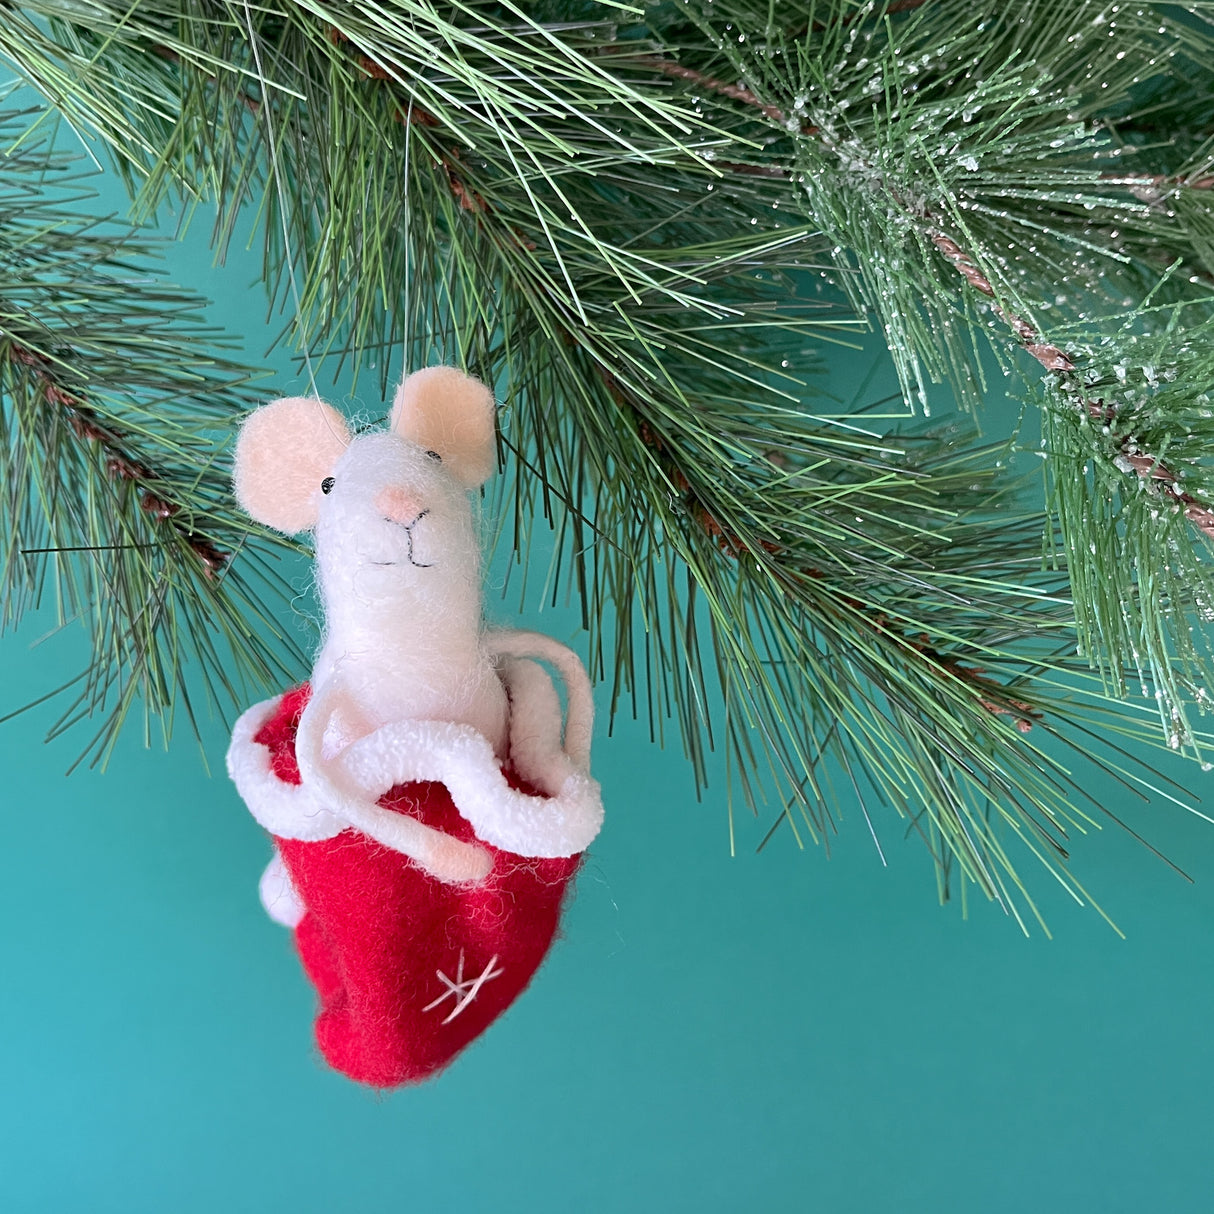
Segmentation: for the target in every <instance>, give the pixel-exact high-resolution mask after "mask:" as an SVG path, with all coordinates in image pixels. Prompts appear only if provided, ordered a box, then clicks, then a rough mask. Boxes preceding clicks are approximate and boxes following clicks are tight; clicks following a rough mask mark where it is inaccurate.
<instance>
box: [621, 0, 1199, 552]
mask: <svg viewBox="0 0 1214 1214" xmlns="http://www.w3.org/2000/svg"><path fill="white" fill-rule="evenodd" d="M918 2H919V3H922V2H923V0H918ZM916 7H918V3H916V2H915V0H908V3H906V4H905V5H899V6H898V11H901V9H903V8H916ZM887 11H891V12H892V11H895V10H894V6H892V5H891V6H890V8H889V9H888V10H887ZM641 61H642V62H646V63H650V64H652V65H653V66H656V67H658V68H659V70H661V71H662V72H663V74H665V75H667V76H671V77H675V78H678V79H682V80H689V81H692V82H694V83H695V84H696V85H698V86H699V87H700V88H703V89H706V90H708V91H711V92H716V93H719V94H721V95H722V96H725V97H729V98H731V99H732V100H735V101H741V102H742V103H743V104H746V105H750V106H752V107H754V108H757V109H758V110H759V111H760V112H761V113H763V114H765V115H766V116H767V117H768V118H771V119H772V120H773V121H775V122H779V123H780V124H781V125H783V124H784V111H783V110H781V109H780V108H779V107H778V106H775V105H768V104H766V103H764V102H763V101H762V99H761V98H759V97H758V96H756V95H755V94H754V93H752V92H751V91H750V90H749V89H744V88H739V87H738V86H737V85H731V84H728V83H725V82H723V81H720V80H717V79H715V78H714V77H711V76H706V75H704V74H703V73H702V72H697V71H695V70H694V69H692V68H685V67H682V65H680V64H676V63H674V62H673V61H672V60H666V59H661V58H658V57H656V56H645V57H643V58H642V60H641ZM802 131H803V133H804V134H818V133H819V128H817V127H804V128H802ZM716 163H717V164H718V166H719V167H720V168H723V169H738V170H742V171H744V172H746V173H749V174H757V175H763V176H774V175H775V174H776V173H778V174H779V175H781V176H787V175H788V174H787V171H786V170H785V169H783V168H779V167H778V166H772V167H773V169H774V170H775V172H769V171H767V170H766V169H765V168H764V167H763V166H757V165H733V164H730V163H728V162H716ZM1106 180H1109V181H1116V182H1118V183H1121V184H1131V183H1134V184H1136V185H1137V186H1139V187H1140V188H1141V189H1144V190H1145V189H1151V190H1155V191H1156V192H1157V196H1158V197H1162V196H1163V195H1162V192H1161V187H1163V186H1165V185H1168V186H1173V187H1178V186H1184V187H1185V188H1190V189H1198V190H1205V189H1214V177H1199V178H1195V179H1186V178H1177V177H1167V176H1164V175H1156V176H1142V177H1136V176H1134V175H1130V176H1122V175H1117V176H1113V175H1111V174H1110V175H1108V176H1107V178H1106ZM918 218H922V219H924V220H926V221H927V222H928V223H929V224H931V222H932V219H933V216H932V214H931V212H930V211H924V212H922V213H921V215H920V216H918ZM925 235H926V236H927V238H928V239H929V240H930V241H931V242H932V244H933V245H935V247H936V249H937V250H938V251H939V252H940V254H941V255H942V256H943V257H944V259H945V260H946V261H947V262H948V263H949V264H950V265H951V266H952V267H953V269H954V270H956V271H957V273H958V274H960V275H961V277H962V278H964V279H965V281H966V282H967V283H969V285H970V286H971V287H973V288H974V290H976V291H978V292H979V294H981V295H985V296H986V297H987V298H988V299H992V300H993V299H994V298H995V288H994V286H993V285H992V283H991V280H990V279H989V278H988V277H987V276H986V274H985V273H984V272H983V271H982V269H981V268H980V267H979V265H978V263H977V262H976V261H975V260H974V258H973V256H972V255H971V254H970V253H968V252H967V251H966V250H965V249H963V248H962V247H961V246H960V245H959V244H958V243H957V242H956V241H955V240H954V239H953V238H952V237H951V236H949V235H947V234H946V233H945V232H942V231H941V230H940V229H939V228H938V227H935V226H929V227H927V228H926V230H925ZM992 306H993V308H994V311H995V313H996V315H997V316H999V317H1000V318H1001V319H1002V320H1003V321H1004V322H1005V323H1006V324H1007V325H1008V327H1009V328H1010V329H1011V330H1012V331H1013V332H1014V333H1015V334H1016V337H1017V338H1018V340H1019V342H1020V346H1021V348H1022V349H1023V350H1024V351H1025V353H1027V354H1028V355H1030V356H1031V357H1032V358H1035V359H1036V360H1037V361H1038V362H1039V363H1040V364H1041V365H1042V366H1043V367H1044V368H1045V369H1046V370H1047V371H1054V372H1056V373H1057V374H1059V375H1069V374H1071V373H1072V372H1073V371H1074V370H1075V361H1074V359H1072V358H1071V356H1070V355H1069V354H1068V353H1067V352H1066V351H1065V350H1063V349H1061V348H1060V347H1058V346H1056V345H1054V344H1053V343H1051V342H1048V341H1044V340H1043V339H1042V337H1041V334H1039V333H1038V332H1037V330H1036V329H1035V328H1034V327H1033V326H1032V325H1031V324H1029V323H1028V321H1026V320H1024V319H1023V318H1021V317H1019V316H1016V315H1015V314H1013V313H1009V312H1008V311H1006V310H1005V309H1004V308H1002V307H1000V306H999V305H998V304H994V305H992ZM1094 407H1095V406H1093V405H1091V404H1089V405H1088V408H1089V411H1090V410H1091V409H1092V408H1094ZM1101 407H1102V406H1101ZM1128 444H1129V440H1128V438H1127V440H1126V445H1125V446H1124V447H1123V451H1122V454H1123V455H1124V457H1125V459H1126V460H1127V462H1128V464H1129V466H1130V467H1132V468H1133V469H1134V471H1135V472H1136V473H1137V474H1138V475H1139V476H1140V477H1142V478H1143V479H1147V480H1159V481H1165V482H1167V483H1169V484H1170V485H1171V486H1172V493H1173V494H1174V496H1175V498H1176V501H1177V502H1179V503H1180V504H1181V505H1182V506H1183V507H1184V511H1185V517H1186V518H1187V519H1188V520H1189V522H1190V523H1192V524H1193V526H1195V527H1196V528H1197V529H1198V530H1199V531H1201V532H1202V533H1203V534H1204V535H1207V536H1209V537H1210V538H1211V539H1214V510H1212V509H1211V508H1210V507H1209V506H1207V505H1205V504H1203V503H1202V502H1200V501H1198V500H1197V499H1196V498H1195V497H1193V496H1192V495H1191V494H1189V493H1186V492H1184V491H1183V490H1181V489H1179V488H1178V487H1177V481H1176V477H1175V475H1174V474H1173V473H1172V472H1171V471H1170V470H1169V469H1168V467H1167V466H1166V465H1164V464H1162V463H1160V462H1159V461H1158V460H1156V459H1154V458H1152V457H1151V456H1149V455H1144V454H1142V453H1140V452H1136V451H1132V450H1130V449H1129V445H1128Z"/></svg>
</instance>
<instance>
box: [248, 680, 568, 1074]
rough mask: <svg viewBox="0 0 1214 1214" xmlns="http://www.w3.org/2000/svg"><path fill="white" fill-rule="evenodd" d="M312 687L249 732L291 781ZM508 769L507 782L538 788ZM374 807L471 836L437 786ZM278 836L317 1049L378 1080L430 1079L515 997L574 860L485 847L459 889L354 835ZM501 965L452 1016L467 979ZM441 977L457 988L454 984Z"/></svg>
mask: <svg viewBox="0 0 1214 1214" xmlns="http://www.w3.org/2000/svg"><path fill="white" fill-rule="evenodd" d="M308 695H309V688H308V687H307V686H306V685H305V686H303V687H299V688H296V689H295V690H294V691H290V692H288V693H287V694H286V695H285V696H283V698H282V701H281V703H280V705H279V708H278V711H277V713H276V714H275V715H274V717H272V718H271V719H270V720H269V721H268V722H267V723H266V724H265V725H264V726H263V727H262V729H261V730H260V732H259V733H258V734H257V735H256V738H255V739H254V741H256V742H257V743H259V744H261V745H263V746H266V747H267V748H268V749H269V750H270V752H271V762H272V766H273V770H274V773H275V774H276V775H277V776H278V778H279V779H281V780H285V781H287V782H288V783H291V784H298V783H299V768H298V767H297V765H296V762H295V731H296V729H297V727H298V725H299V718H300V714H301V713H302V712H303V709H304V706H305V704H307V701H308ZM506 775H507V779H510V780H511V783H512V785H513V786H514V787H515V788H521V789H522V790H523V791H525V792H534V791H535V790H534V789H531V788H529V787H527V786H526V785H524V784H521V783H517V782H515V781H514V780H513V779H512V778H511V775H510V773H509V772H507V773H506ZM379 804H380V805H382V806H383V807H384V808H385V809H391V810H393V811H395V812H396V813H406V814H412V815H413V816H414V817H417V818H419V819H420V820H421V821H423V822H425V823H426V824H427V825H429V826H433V827H436V828H437V829H439V830H443V831H446V832H447V833H448V834H452V835H454V836H456V838H459V839H464V840H469V841H471V840H474V839H475V835H474V834H473V831H472V827H471V825H470V824H469V823H468V821H467V820H466V819H465V818H463V817H462V816H461V815H460V813H459V811H458V810H457V809H456V808H455V805H454V803H453V802H452V800H451V797H450V796H449V795H448V793H447V789H446V786H445V785H443V784H440V783H434V782H426V783H413V784H403V785H398V786H397V787H395V788H393V789H391V790H390V791H389V792H388V793H386V794H385V795H384V796H383V797H382V798H381V799H380V802H379ZM275 842H276V844H277V846H278V850H279V853H280V854H281V856H282V858H283V861H284V863H285V864H286V866H287V869H288V871H289V872H290V874H291V880H292V882H294V885H295V888H296V890H297V891H298V893H299V895H300V897H301V899H302V900H303V902H304V905H305V906H306V907H307V913H306V914H305V915H304V917H303V919H302V920H301V921H300V923H299V926H298V927H297V928H296V929H295V940H296V945H297V947H298V949H299V955H300V957H301V959H302V961H303V965H304V969H305V970H306V971H307V974H308V977H309V978H310V979H311V981H312V984H313V985H314V986H315V987H316V992H317V994H318V995H319V997H320V1012H319V1015H318V1016H317V1019H316V1040H317V1043H318V1044H319V1046H320V1050H321V1053H322V1054H323V1055H324V1057H325V1060H326V1061H327V1062H328V1063H329V1065H330V1066H332V1067H333V1068H334V1069H336V1070H338V1071H340V1072H341V1073H342V1074H343V1075H347V1076H349V1077H350V1078H351V1079H354V1080H357V1081H358V1082H359V1083H366V1084H370V1085H372V1086H374V1087H381V1088H387V1087H396V1086H398V1085H400V1084H405V1083H417V1082H419V1081H421V1080H423V1079H426V1078H428V1077H429V1076H431V1075H433V1074H434V1073H435V1072H437V1071H438V1070H440V1069H441V1068H442V1067H444V1066H446V1065H447V1063H449V1062H450V1061H451V1060H452V1059H453V1058H454V1057H455V1055H456V1054H458V1053H459V1051H460V1050H462V1049H463V1048H464V1047H465V1046H466V1045H468V1044H469V1043H470V1042H471V1041H473V1040H474V1039H475V1038H476V1037H477V1036H479V1035H480V1034H481V1033H482V1032H484V1031H485V1029H486V1028H488V1027H489V1025H490V1024H491V1023H492V1022H493V1021H494V1020H495V1019H497V1017H498V1016H500V1015H501V1014H502V1012H504V1011H505V1010H506V1008H508V1007H509V1006H510V1004H511V1003H513V1001H514V1000H515V998H517V996H518V995H519V994H520V992H521V991H522V990H523V988H524V987H525V986H526V985H527V983H528V982H529V981H530V980H531V976H532V974H534V973H535V970H536V968H537V967H538V966H539V964H540V962H541V961H543V959H544V956H545V954H546V953H547V952H548V947H549V945H550V944H551V943H552V939H553V936H554V935H555V933H556V930H557V926H558V924H559V922H560V914H561V904H562V901H563V899H564V897H565V891H566V888H567V886H568V884H569V881H570V879H571V878H572V877H573V875H574V873H575V872H576V871H577V868H578V865H579V864H580V863H581V857H580V856H572V857H569V858H565V859H552V860H540V859H531V858H527V857H524V856H518V855H514V854H513V853H511V852H505V851H500V850H499V849H497V848H494V847H491V846H489V845H488V844H484V843H482V844H481V846H484V847H487V848H488V850H489V851H490V853H491V854H492V855H493V860H494V863H493V869H492V871H491V872H490V873H489V875H488V877H486V878H485V879H484V880H483V881H481V882H478V883H476V884H474V885H471V886H461V885H447V884H444V883H443V882H441V881H438V880H436V879H435V878H433V877H431V876H430V875H429V874H428V873H426V872H424V871H423V870H422V869H421V868H419V867H418V866H417V865H416V864H415V863H414V862H413V861H412V860H410V859H408V858H407V857H405V856H402V855H400V854H399V853H398V852H394V851H392V850H391V849H389V848H386V847H383V846H382V845H381V844H379V843H376V842H374V841H373V840H372V839H369V838H367V837H366V836H365V835H363V834H361V833H359V832H356V831H353V830H346V831H343V832H342V833H341V834H339V835H337V836H335V837H334V838H332V839H325V840H322V841H320V842H314V843H305V842H300V841H299V840H296V839H275ZM461 956H462V958H463V964H462V971H461V961H460V959H461ZM491 966H492V968H491ZM497 970H500V971H501V973H500V974H499V975H497V976H495V977H494V976H487V977H486V978H485V980H484V981H483V982H482V983H481V985H480V987H479V989H478V990H477V991H476V993H475V995H474V996H473V997H472V998H471V999H468V1000H467V1001H466V1002H465V1003H464V1007H463V1010H461V1011H459V1012H458V1014H457V1015H456V1016H455V1017H454V1019H451V1020H449V1021H448V1020H447V1017H448V1016H449V1015H450V1014H451V1012H453V1011H455V1009H456V1007H457V1005H458V1003H459V1002H464V995H465V994H467V993H469V992H470V991H471V990H472V986H473V982H474V980H475V979H477V978H478V976H481V975H492V974H493V973H494V971H497ZM440 974H445V975H446V976H447V978H448V979H449V980H450V983H451V984H455V985H457V986H458V984H459V983H460V981H461V979H462V981H463V986H462V987H459V990H458V991H457V992H452V991H451V990H450V987H449V984H448V983H445V982H444V981H443V979H442V977H441V976H440ZM443 996H445V998H444V997H443ZM439 999H441V1002H438V1003H437V1004H436V1005H435V1006H431V1007H430V1010H426V1009H427V1006H428V1005H431V1004H433V1003H434V1001H435V1000H439Z"/></svg>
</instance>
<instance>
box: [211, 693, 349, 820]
mask: <svg viewBox="0 0 1214 1214" xmlns="http://www.w3.org/2000/svg"><path fill="white" fill-rule="evenodd" d="M279 703H280V699H273V700H262V701H261V703H260V704H254V705H253V707H252V708H250V709H248V710H247V711H245V712H244V713H242V714H241V716H240V718H239V720H237V722H236V728H235V729H233V730H232V744H231V745H230V746H229V747H228V775H230V776H231V777H232V781H233V783H234V784H235V785H236V791H237V792H239V793H240V795H241V796H242V797H243V798H244V803H245V804H246V805H247V806H248V807H249V812H250V813H251V814H252V815H253V817H254V818H256V819H257V821H258V822H259V823H260V824H261V825H262V826H264V827H265V828H266V830H268V831H269V832H270V834H272V835H277V836H278V837H279V838H280V839H303V840H305V841H308V842H315V841H316V840H317V839H331V838H332V837H333V836H334V835H338V834H341V832H342V831H343V830H345V829H346V825H347V824H346V823H345V822H343V821H342V820H341V819H340V818H337V817H335V816H334V815H333V814H331V813H329V812H328V811H327V810H325V809H324V808H323V807H322V806H321V805H319V804H318V803H317V801H316V798H315V797H314V796H313V793H312V790H311V789H310V788H308V787H307V786H306V785H304V784H288V783H287V782H286V781H285V780H280V779H279V778H278V776H277V775H276V774H275V772H274V768H273V767H272V766H271V764H270V751H269V748H268V747H266V746H263V745H261V743H260V742H255V741H253V739H254V738H255V737H256V736H257V734H258V733H260V732H261V729H262V727H263V726H264V725H265V724H266V723H267V722H268V721H269V720H270V718H271V717H273V716H274V714H275V713H276V712H277V711H278V705H279Z"/></svg>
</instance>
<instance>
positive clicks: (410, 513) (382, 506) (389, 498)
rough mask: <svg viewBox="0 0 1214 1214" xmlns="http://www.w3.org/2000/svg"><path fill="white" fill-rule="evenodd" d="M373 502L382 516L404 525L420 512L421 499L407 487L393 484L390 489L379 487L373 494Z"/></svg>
mask: <svg viewBox="0 0 1214 1214" xmlns="http://www.w3.org/2000/svg"><path fill="white" fill-rule="evenodd" d="M373 504H374V506H375V509H376V510H378V511H379V512H380V513H381V514H382V515H383V516H384V518H386V519H391V520H392V522H394V523H404V524H406V525H408V524H409V523H411V522H413V520H414V519H415V518H417V516H418V515H419V514H421V512H422V503H421V499H420V498H419V497H418V496H417V495H416V494H413V493H410V492H409V490H408V489H401V488H400V487H399V486H398V485H393V486H392V487H391V488H390V489H381V490H380V491H379V492H378V493H377V494H376V495H375V499H374V502H373Z"/></svg>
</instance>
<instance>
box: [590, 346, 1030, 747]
mask: <svg viewBox="0 0 1214 1214" xmlns="http://www.w3.org/2000/svg"><path fill="white" fill-rule="evenodd" d="M568 340H569V341H570V342H575V341H576V339H575V338H574V337H573V335H572V334H570V335H569V336H568ZM594 370H595V374H596V375H597V376H598V378H599V380H600V382H601V383H602V384H603V386H604V387H605V388H606V389H607V392H608V393H609V395H610V396H611V399H612V400H613V401H615V402H616V404H617V405H619V406H620V407H622V408H625V409H627V410H628V411H629V412H630V413H631V414H632V415H633V416H634V417H635V418H637V419H638V421H637V437H638V438H639V439H640V440H641V442H642V443H643V444H644V446H645V447H647V448H648V449H649V450H650V451H652V452H654V454H655V456H656V457H657V460H658V464H659V466H660V467H661V468H662V470H663V472H664V473H665V475H666V476H667V478H668V479H669V481H670V483H671V484H672V485H673V486H674V488H675V489H676V490H677V491H678V493H679V494H681V495H682V498H683V505H684V509H685V510H686V511H687V513H688V515H689V516H690V517H691V518H693V519H694V520H695V522H696V523H697V524H698V525H699V526H700V527H701V528H702V529H703V530H704V531H705V532H706V533H707V534H708V535H709V536H710V537H711V538H712V539H713V540H714V541H715V543H716V545H717V547H719V548H720V549H721V551H722V552H724V553H725V554H726V555H727V556H731V557H733V558H735V559H736V558H738V557H740V556H741V555H742V553H743V552H745V551H746V550H747V547H748V546H747V545H746V544H745V543H743V541H742V540H741V539H740V538H739V537H738V536H737V535H735V534H734V533H732V532H731V531H729V530H728V529H727V528H726V527H725V526H723V525H722V524H721V522H720V521H719V520H718V519H717V518H716V516H715V515H714V514H713V512H712V511H711V510H710V509H709V508H708V506H707V505H706V504H705V503H704V502H703V501H701V499H700V498H699V496H698V494H697V493H696V492H695V489H694V488H693V487H692V485H691V482H690V481H688V479H687V477H686V476H685V475H684V473H683V471H682V469H681V468H680V467H679V466H678V463H677V461H676V460H675V459H674V458H673V457H672V456H671V454H670V452H669V451H668V450H667V447H666V443H665V442H664V441H663V439H662V437H661V436H660V435H658V434H655V433H654V432H653V430H652V428H651V427H650V426H649V424H648V422H646V421H645V420H644V419H643V418H642V417H641V411H640V408H639V407H638V404H637V401H636V400H635V398H633V396H632V394H631V393H629V392H628V390H627V389H626V388H625V387H624V385H623V384H621V383H620V381H619V379H618V378H617V377H616V376H615V375H614V374H613V373H612V372H611V371H610V370H609V369H608V368H606V367H604V366H602V365H601V364H600V363H598V362H595V363H594ZM760 547H762V548H763V549H764V551H766V552H767V553H768V554H769V555H771V556H774V557H779V556H780V555H781V554H782V553H784V552H785V551H786V549H785V548H784V546H783V545H781V544H777V543H774V542H772V541H768V540H763V541H760ZM800 572H801V573H803V574H805V575H807V576H808V577H810V578H814V579H819V578H822V577H823V576H824V575H823V573H822V571H821V570H819V569H815V568H808V569H806V568H804V567H802V568H801V570H800ZM841 601H842V603H843V604H844V606H846V607H847V608H848V610H850V611H851V612H852V613H853V614H854V615H856V616H858V617H859V618H861V619H862V620H863V621H864V622H865V624H866V625H867V626H868V627H869V628H870V629H871V630H872V631H873V632H876V633H880V634H881V635H883V636H887V637H889V638H890V639H891V640H892V641H894V642H895V643H896V644H898V645H901V646H903V647H904V648H906V649H909V650H911V651H912V652H914V653H916V654H918V655H919V656H921V657H922V658H924V659H925V660H926V661H927V662H929V663H931V664H932V665H934V666H937V667H940V668H941V669H943V670H946V671H948V672H949V673H950V674H952V675H953V676H954V677H955V678H957V679H958V680H959V681H960V682H962V683H965V684H966V685H967V686H968V687H969V688H970V689H971V690H972V691H974V692H976V693H977V695H978V702H979V704H981V706H982V707H983V708H984V709H986V711H987V712H989V713H991V714H992V715H993V716H1010V717H1014V718H1015V722H1016V728H1017V729H1018V730H1019V731H1020V732H1021V733H1028V732H1029V730H1031V729H1032V727H1033V722H1034V721H1038V720H1041V717H1042V714H1041V713H1040V712H1039V711H1037V710H1036V709H1035V708H1034V707H1033V706H1032V704H1030V703H1028V701H1026V700H1018V699H1015V698H1013V697H1012V696H1010V695H1009V694H1008V693H1007V689H1006V688H1005V687H1003V686H1001V685H1000V684H999V683H997V682H995V681H994V680H993V679H989V678H987V677H986V676H985V674H984V673H983V671H982V669H981V667H977V666H967V665H966V664H965V663H964V662H963V661H962V660H961V659H960V658H958V657H955V656H953V655H950V654H946V653H942V652H941V651H940V650H938V649H936V648H935V647H934V646H933V645H932V644H931V642H930V639H929V637H928V636H927V634H926V633H920V634H919V635H918V636H911V635H907V634H906V633H904V632H900V631H898V630H897V629H896V628H893V627H891V626H890V620H889V617H888V616H887V615H886V614H885V613H884V612H882V611H875V610H874V609H873V608H871V607H869V606H867V605H866V604H864V603H862V602H860V600H859V599H855V598H852V597H851V596H850V595H844V596H842V599H841Z"/></svg>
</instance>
